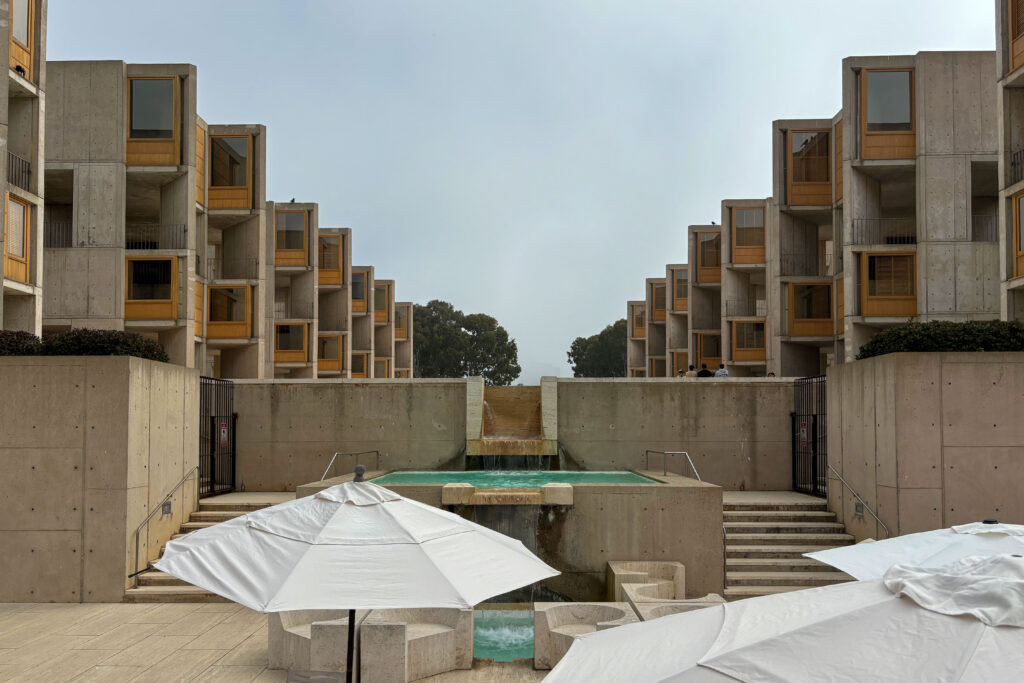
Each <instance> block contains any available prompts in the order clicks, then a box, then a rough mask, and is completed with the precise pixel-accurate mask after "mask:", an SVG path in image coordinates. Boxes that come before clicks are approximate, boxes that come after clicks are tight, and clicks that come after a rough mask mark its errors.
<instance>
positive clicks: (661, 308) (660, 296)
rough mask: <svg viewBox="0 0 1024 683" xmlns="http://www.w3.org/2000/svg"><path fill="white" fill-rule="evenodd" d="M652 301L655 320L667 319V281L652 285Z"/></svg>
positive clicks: (652, 315)
mask: <svg viewBox="0 0 1024 683" xmlns="http://www.w3.org/2000/svg"><path fill="white" fill-rule="evenodd" d="M651 301H652V303H653V306H654V310H653V311H652V312H651V318H652V319H653V320H664V319H665V283H663V282H659V283H656V284H652V285H651Z"/></svg>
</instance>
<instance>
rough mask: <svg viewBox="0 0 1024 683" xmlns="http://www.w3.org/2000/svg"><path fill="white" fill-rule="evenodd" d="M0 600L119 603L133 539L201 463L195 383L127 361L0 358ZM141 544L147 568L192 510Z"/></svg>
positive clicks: (155, 524) (180, 499)
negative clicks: (1, 512) (0, 502)
mask: <svg viewBox="0 0 1024 683" xmlns="http://www.w3.org/2000/svg"><path fill="white" fill-rule="evenodd" d="M0 398H2V403H3V405H4V406H5V408H4V410H3V411H0V468H2V469H0V471H2V472H3V476H0V498H2V499H3V500H4V501H5V506H4V507H5V513H4V515H3V516H2V518H0V576H3V577H4V579H5V580H4V581H2V582H0V601H3V602H119V601H120V600H121V599H122V597H123V596H124V591H125V589H126V587H128V578H127V577H128V574H129V573H131V572H132V571H134V566H135V562H136V557H135V543H134V541H135V531H136V529H137V527H138V526H139V524H140V523H141V522H142V521H143V520H144V519H145V517H146V516H147V515H148V514H149V512H150V510H152V509H154V508H155V506H157V505H159V504H160V502H161V501H162V499H163V498H164V496H165V495H166V494H167V493H168V492H169V491H170V490H171V489H172V488H173V486H174V485H175V484H176V483H177V482H178V481H179V480H181V478H182V477H183V476H184V475H185V474H186V473H187V472H188V471H189V470H191V469H192V468H193V467H195V466H196V465H197V464H198V457H199V455H198V449H199V431H198V426H199V425H198V421H199V374H198V372H196V371H195V370H189V369H186V368H183V367H180V366H177V365H170V364H166V363H156V362H153V361H147V360H142V359H138V358H128V357H46V358H20V357H7V358H0ZM194 492H195V484H194V483H187V484H186V485H185V487H184V488H183V489H182V490H181V491H179V493H178V494H177V495H175V496H174V498H173V499H172V512H171V514H170V515H162V514H160V513H158V514H157V516H155V517H154V518H153V520H152V522H151V523H150V525H149V527H148V530H147V531H146V532H145V533H144V534H143V535H142V536H141V542H140V557H141V559H140V562H139V564H140V566H144V565H145V559H147V558H151V557H152V555H153V553H155V552H157V549H158V548H159V547H160V546H161V545H162V544H163V543H164V542H166V541H167V540H168V539H169V538H170V535H171V534H172V533H176V532H177V530H178V529H179V528H180V526H181V523H182V522H183V521H185V520H186V519H187V517H188V515H189V513H190V512H191V511H192V510H194V509H195V504H196V500H195V493H194Z"/></svg>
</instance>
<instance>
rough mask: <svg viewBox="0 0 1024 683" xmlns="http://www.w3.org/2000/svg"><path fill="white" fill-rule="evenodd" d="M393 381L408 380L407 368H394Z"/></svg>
mask: <svg viewBox="0 0 1024 683" xmlns="http://www.w3.org/2000/svg"><path fill="white" fill-rule="evenodd" d="M395 379H409V370H408V368H395Z"/></svg>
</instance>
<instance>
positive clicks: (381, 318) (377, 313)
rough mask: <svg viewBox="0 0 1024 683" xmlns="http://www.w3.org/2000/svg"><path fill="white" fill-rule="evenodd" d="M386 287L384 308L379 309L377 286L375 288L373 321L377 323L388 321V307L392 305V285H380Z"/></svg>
mask: <svg viewBox="0 0 1024 683" xmlns="http://www.w3.org/2000/svg"><path fill="white" fill-rule="evenodd" d="M379 286H380V287H383V288H384V310H382V311H381V310H378V309H377V287H376V286H375V287H374V290H373V292H374V293H373V298H374V302H373V321H374V322H375V323H386V322H387V321H388V308H390V307H391V285H379Z"/></svg>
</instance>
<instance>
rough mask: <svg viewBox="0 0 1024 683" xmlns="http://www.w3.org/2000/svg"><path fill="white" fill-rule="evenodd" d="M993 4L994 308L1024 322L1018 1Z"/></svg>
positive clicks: (1022, 28)
mask: <svg viewBox="0 0 1024 683" xmlns="http://www.w3.org/2000/svg"><path fill="white" fill-rule="evenodd" d="M995 4H996V78H997V87H996V98H997V102H996V114H997V117H998V140H997V142H998V145H999V153H998V164H997V167H998V171H997V173H998V175H997V179H996V182H997V186H998V189H999V202H998V211H997V214H998V216H999V252H998V256H997V258H998V259H999V281H1000V286H999V311H1000V315H1001V317H1002V318H1003V319H1004V320H1024V239H1022V236H1024V5H1022V4H1021V3H1020V2H1018V1H1017V0H996V3H995Z"/></svg>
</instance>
